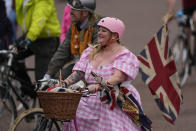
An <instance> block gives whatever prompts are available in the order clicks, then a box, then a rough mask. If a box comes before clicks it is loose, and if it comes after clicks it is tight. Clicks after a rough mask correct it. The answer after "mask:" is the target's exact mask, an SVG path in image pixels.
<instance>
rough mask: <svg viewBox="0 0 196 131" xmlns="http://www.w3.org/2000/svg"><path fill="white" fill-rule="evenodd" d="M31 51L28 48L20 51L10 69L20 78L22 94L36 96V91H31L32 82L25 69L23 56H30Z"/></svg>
mask: <svg viewBox="0 0 196 131" xmlns="http://www.w3.org/2000/svg"><path fill="white" fill-rule="evenodd" d="M32 54H33V52H31V50H30V49H27V50H25V51H24V52H20V53H19V54H18V56H17V57H16V60H15V61H14V63H13V66H12V69H13V70H14V72H15V73H16V76H17V77H18V78H20V79H21V80H22V82H21V85H22V86H21V90H22V96H26V95H28V96H30V97H32V98H35V97H36V93H35V92H34V91H33V90H34V88H33V84H32V82H31V79H30V77H29V75H28V73H27V71H26V65H25V58H27V57H29V56H31V55H32Z"/></svg>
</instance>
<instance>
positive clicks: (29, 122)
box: [9, 108, 60, 131]
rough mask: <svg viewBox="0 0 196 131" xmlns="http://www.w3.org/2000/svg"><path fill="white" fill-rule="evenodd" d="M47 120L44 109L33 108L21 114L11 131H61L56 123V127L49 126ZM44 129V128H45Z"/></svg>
mask: <svg viewBox="0 0 196 131" xmlns="http://www.w3.org/2000/svg"><path fill="white" fill-rule="evenodd" d="M43 119H44V121H45V120H47V118H45V117H44V113H43V110H42V108H32V109H29V110H26V111H24V112H23V113H22V114H20V115H19V116H18V117H17V118H16V120H15V121H14V124H13V125H12V126H11V127H10V129H9V131H23V130H24V131H26V130H28V131H60V128H59V126H58V124H57V123H56V122H55V124H53V125H55V126H48V127H47V126H46V125H48V123H47V122H48V121H45V122H43ZM43 127H44V128H43Z"/></svg>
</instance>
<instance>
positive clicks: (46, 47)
mask: <svg viewBox="0 0 196 131" xmlns="http://www.w3.org/2000/svg"><path fill="white" fill-rule="evenodd" d="M35 43H36V44H34V45H35V46H36V47H35V46H34V47H33V52H34V53H35V67H36V68H35V77H36V81H37V80H40V79H42V78H43V76H44V74H45V73H46V71H47V68H48V64H49V62H50V59H51V58H52V56H53V54H54V53H55V51H56V49H57V48H58V45H59V40H58V38H48V39H40V40H37V41H36V42H35Z"/></svg>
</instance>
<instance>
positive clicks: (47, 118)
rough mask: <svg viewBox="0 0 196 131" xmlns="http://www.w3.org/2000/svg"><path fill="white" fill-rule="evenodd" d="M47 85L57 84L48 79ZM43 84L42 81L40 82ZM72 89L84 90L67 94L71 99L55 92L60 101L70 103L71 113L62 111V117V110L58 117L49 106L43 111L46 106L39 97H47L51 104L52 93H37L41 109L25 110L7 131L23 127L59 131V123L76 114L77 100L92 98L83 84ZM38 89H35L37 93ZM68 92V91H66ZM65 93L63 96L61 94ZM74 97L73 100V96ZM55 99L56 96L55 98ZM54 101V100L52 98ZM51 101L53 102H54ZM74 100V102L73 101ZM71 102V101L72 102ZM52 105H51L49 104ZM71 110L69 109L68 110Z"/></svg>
mask: <svg viewBox="0 0 196 131" xmlns="http://www.w3.org/2000/svg"><path fill="white" fill-rule="evenodd" d="M48 81H49V82H48V85H50V87H51V86H52V85H55V84H58V80H54V79H49V80H48ZM42 82H44V81H42ZM36 85H37V86H36V87H38V86H39V82H38V83H37V84H36ZM73 88H79V89H84V90H80V91H78V92H77V93H71V92H69V93H68V94H69V96H71V98H70V97H69V98H66V97H67V96H66V95H65V94H66V93H67V92H56V93H57V94H59V93H60V95H59V96H60V97H61V98H62V95H63V98H64V99H63V100H62V101H64V100H65V101H67V102H71V103H70V104H72V109H73V110H72V111H70V110H69V109H67V108H66V109H65V110H66V111H63V115H62V110H61V111H60V114H61V115H59V111H56V110H52V109H51V107H52V106H50V107H49V108H50V109H49V110H50V111H48V109H47V110H45V111H43V109H46V108H47V107H46V106H47V105H48V104H44V101H43V100H44V99H42V98H44V97H45V96H44V97H42V98H41V97H40V96H41V95H42V94H44V95H47V101H48V102H51V101H50V100H51V99H50V98H52V99H53V98H54V96H53V95H55V94H54V92H39V91H38V92H39V94H40V95H38V96H39V98H40V100H41V106H43V109H42V108H32V109H29V110H26V111H25V112H23V113H21V114H20V115H19V116H18V117H17V119H16V120H15V121H14V124H13V125H12V126H11V127H10V129H9V131H19V130H21V129H24V125H26V126H28V128H27V129H28V130H30V129H32V130H33V131H61V128H60V126H59V125H60V123H62V122H70V120H71V119H73V118H74V116H75V113H76V109H77V105H78V104H79V100H80V98H81V97H89V96H93V94H90V92H89V91H88V90H87V89H86V88H85V86H84V83H81V82H78V83H77V84H74V85H73V86H72V89H73ZM37 89H38V88H36V91H37ZM68 90H69V89H68ZM63 93H65V94H63ZM73 95H75V98H76V99H75V98H74V96H73ZM56 97H57V96H56ZM54 99H55V98H54ZM54 99H53V100H54ZM73 99H74V100H73ZM72 100H73V101H72ZM67 102H65V103H64V104H62V105H66V107H67V106H68V103H67ZM74 102H76V105H75V107H74V106H73V104H74ZM51 104H52V103H51ZM70 109H71V108H70ZM28 119H30V121H28Z"/></svg>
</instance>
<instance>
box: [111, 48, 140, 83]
mask: <svg viewBox="0 0 196 131" xmlns="http://www.w3.org/2000/svg"><path fill="white" fill-rule="evenodd" d="M113 67H114V68H116V69H118V70H120V71H122V72H123V73H125V74H126V75H127V79H126V80H133V79H135V77H136V76H137V73H138V70H139V61H138V59H137V57H136V56H135V55H134V54H133V53H132V52H130V51H129V50H125V51H124V52H122V53H120V54H119V55H118V56H116V58H115V60H114V64H113Z"/></svg>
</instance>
